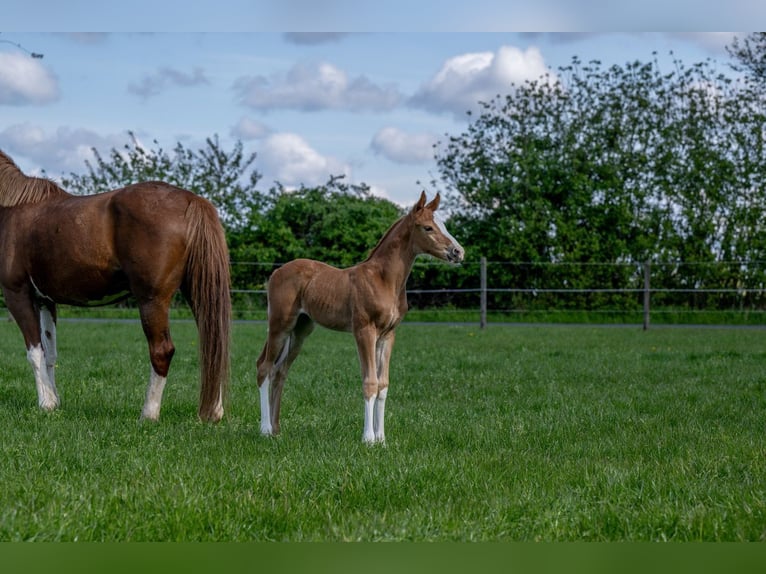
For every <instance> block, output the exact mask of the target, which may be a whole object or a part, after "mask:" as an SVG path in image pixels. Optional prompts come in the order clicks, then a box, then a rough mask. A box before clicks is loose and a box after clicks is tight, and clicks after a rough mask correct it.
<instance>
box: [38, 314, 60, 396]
mask: <svg viewBox="0 0 766 574" xmlns="http://www.w3.org/2000/svg"><path fill="white" fill-rule="evenodd" d="M40 339H41V341H42V345H43V353H44V354H45V366H46V369H47V371H48V380H49V381H50V383H51V387H53V391H54V392H55V391H56V373H55V368H56V359H58V350H57V349H56V305H55V304H53V303H50V304H49V305H43V306H42V307H41V308H40Z"/></svg>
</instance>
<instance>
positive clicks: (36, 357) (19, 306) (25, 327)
mask: <svg viewBox="0 0 766 574" xmlns="http://www.w3.org/2000/svg"><path fill="white" fill-rule="evenodd" d="M4 295H5V303H6V305H7V307H8V310H9V311H10V313H11V315H13V318H14V319H15V320H16V323H17V324H18V326H19V329H21V334H22V335H23V336H24V344H25V345H26V348H27V359H28V360H29V363H30V364H31V365H32V371H33V372H34V375H35V386H36V387H37V404H38V405H40V408H41V409H44V410H46V411H51V410H53V409H55V408H57V407H58V406H59V404H60V401H59V396H58V392H57V391H56V383H55V379H54V375H53V367H54V365H55V364H56V308H55V306H54V305H53V304H52V303H51V304H50V306H49V307H46V306H43V307H40V305H38V304H37V303H35V301H34V300H33V298H32V295H31V293H30V292H29V290H28V288H24V289H21V290H20V291H12V290H10V289H6V290H4ZM43 331H44V332H43Z"/></svg>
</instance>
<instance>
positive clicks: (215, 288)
mask: <svg viewBox="0 0 766 574" xmlns="http://www.w3.org/2000/svg"><path fill="white" fill-rule="evenodd" d="M195 199H196V200H195V201H192V203H191V204H190V205H189V209H188V210H187V213H186V225H187V231H186V234H187V245H188V258H187V261H186V277H185V280H184V287H185V288H184V293H185V295H186V297H187V298H188V300H189V305H190V306H191V308H192V312H193V313H194V318H195V319H196V320H197V330H198V331H199V362H200V395H199V417H200V418H201V419H202V420H203V421H210V422H216V421H218V420H220V418H221V417H222V416H223V411H222V410H221V407H222V405H223V402H224V400H225V399H226V394H227V392H228V386H229V364H230V351H229V349H230V340H231V294H230V288H231V275H230V272H229V250H228V248H227V246H226V236H225V235H224V231H223V227H222V226H221V222H220V220H219V219H218V213H217V212H216V210H215V207H213V205H212V204H211V203H210V202H208V201H207V200H204V199H202V198H195Z"/></svg>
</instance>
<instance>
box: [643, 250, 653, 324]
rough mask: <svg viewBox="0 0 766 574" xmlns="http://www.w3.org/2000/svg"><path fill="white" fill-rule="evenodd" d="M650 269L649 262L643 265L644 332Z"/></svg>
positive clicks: (646, 317)
mask: <svg viewBox="0 0 766 574" xmlns="http://www.w3.org/2000/svg"><path fill="white" fill-rule="evenodd" d="M651 267H652V264H651V263H650V262H649V261H646V262H645V263H644V331H646V330H647V329H649V292H650V290H651V281H650V275H651Z"/></svg>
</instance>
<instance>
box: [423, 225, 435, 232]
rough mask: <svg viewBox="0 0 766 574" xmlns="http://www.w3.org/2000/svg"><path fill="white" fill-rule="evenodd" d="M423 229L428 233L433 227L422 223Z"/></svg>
mask: <svg viewBox="0 0 766 574" xmlns="http://www.w3.org/2000/svg"><path fill="white" fill-rule="evenodd" d="M423 229H425V230H426V231H427V232H428V233H431V232H432V231H433V230H434V228H433V227H431V226H430V225H424V226H423Z"/></svg>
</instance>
